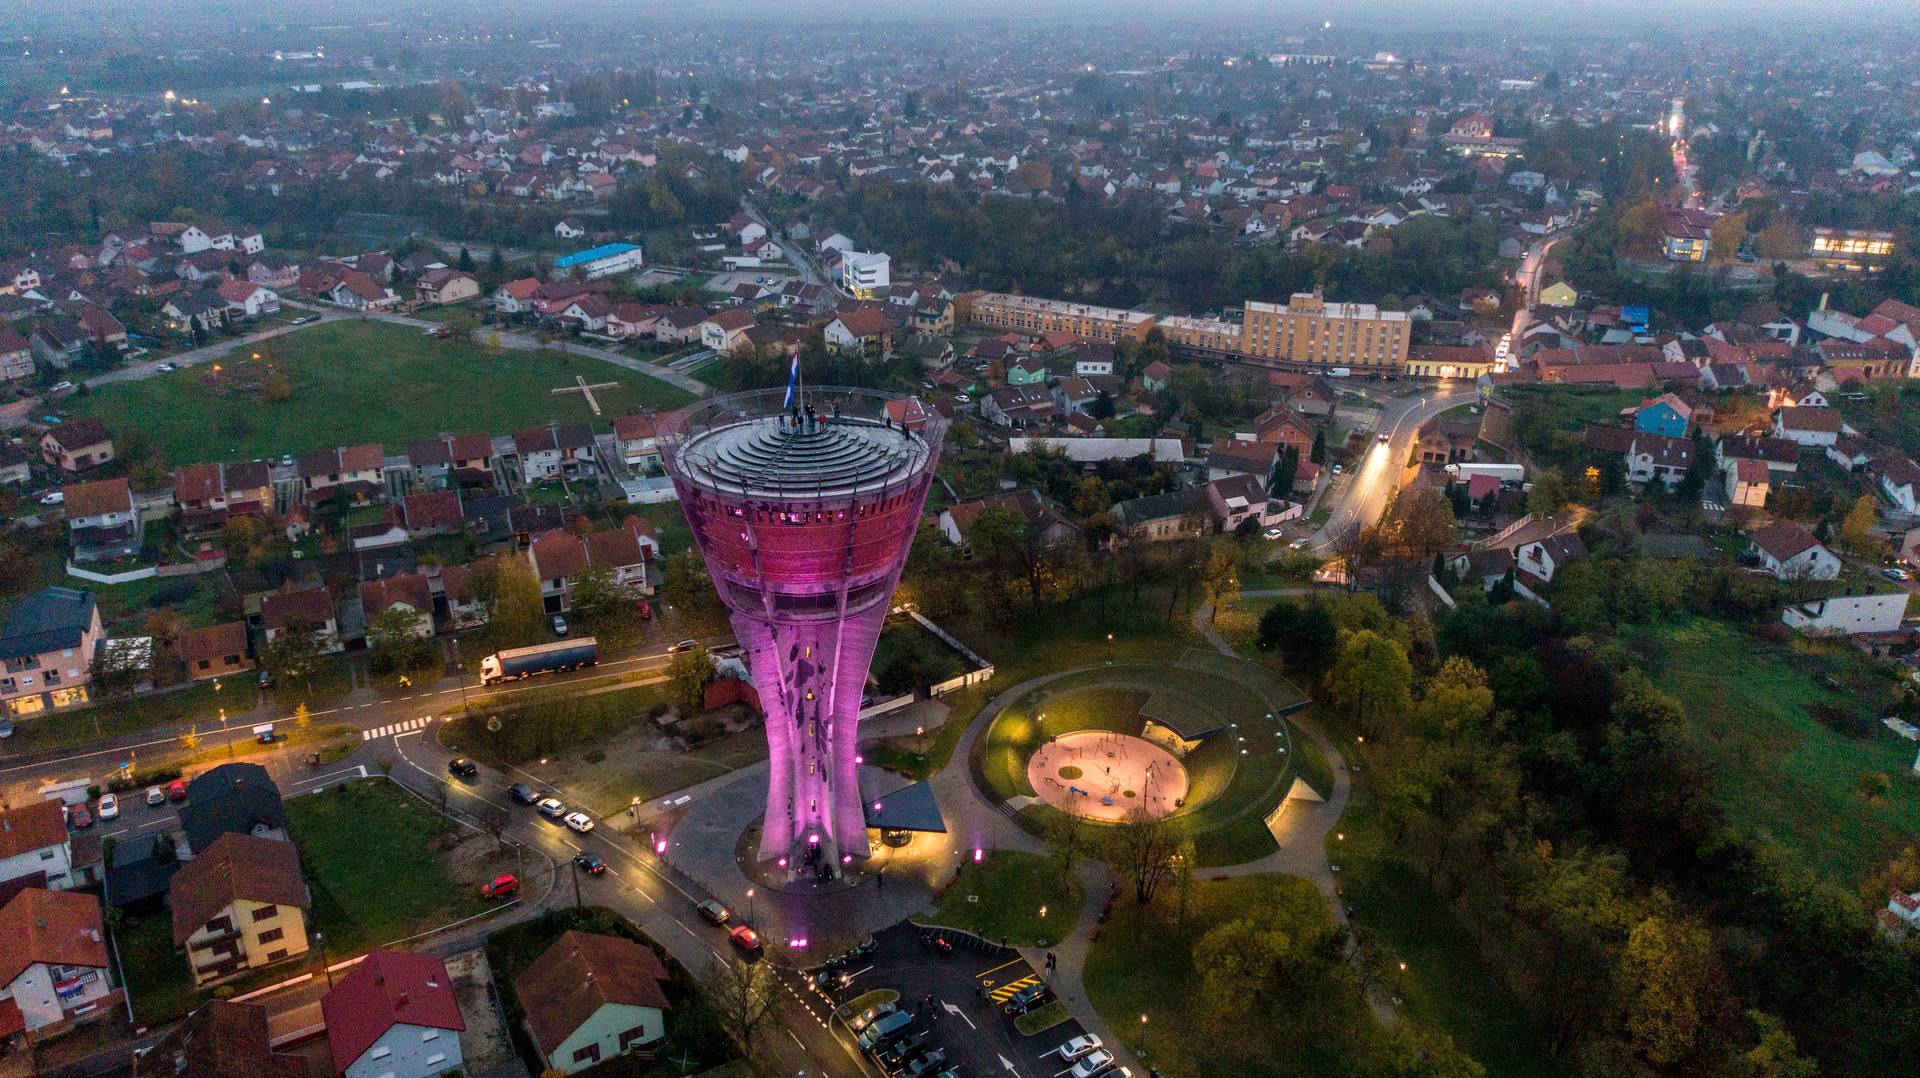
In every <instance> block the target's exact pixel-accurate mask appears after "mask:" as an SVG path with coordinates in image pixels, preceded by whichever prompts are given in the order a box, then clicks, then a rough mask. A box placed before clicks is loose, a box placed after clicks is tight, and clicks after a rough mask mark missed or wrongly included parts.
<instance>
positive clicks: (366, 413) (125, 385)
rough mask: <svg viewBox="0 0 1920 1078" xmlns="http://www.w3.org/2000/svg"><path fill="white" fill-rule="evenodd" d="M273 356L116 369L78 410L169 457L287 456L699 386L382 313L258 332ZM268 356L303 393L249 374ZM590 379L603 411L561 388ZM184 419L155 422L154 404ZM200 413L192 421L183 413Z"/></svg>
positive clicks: (671, 402)
mask: <svg viewBox="0 0 1920 1078" xmlns="http://www.w3.org/2000/svg"><path fill="white" fill-rule="evenodd" d="M262 350H263V352H262V354H263V357H264V358H263V360H262V362H260V363H255V362H252V361H250V360H247V359H235V360H233V361H230V362H227V363H224V364H222V366H223V367H224V369H223V370H222V371H221V372H220V373H219V374H218V375H215V374H213V373H212V370H211V367H206V366H202V367H194V368H189V369H187V370H183V371H176V372H174V373H172V374H165V375H161V376H159V377H157V378H149V379H145V380H142V381H136V382H115V383H112V384H109V385H106V386H102V387H100V388H99V389H96V390H95V391H94V392H92V393H91V394H89V395H87V396H86V397H83V398H75V399H74V401H73V405H74V407H75V409H76V411H79V412H81V413H83V414H86V415H92V416H96V417H98V418H99V419H100V420H101V421H103V422H105V423H106V425H107V427H108V429H110V430H126V429H130V428H133V427H139V428H141V429H143V430H145V431H147V432H148V433H149V434H150V435H151V436H152V438H153V441H154V443H155V445H156V448H157V449H158V450H159V451H160V453H161V455H162V456H163V457H164V458H165V459H166V461H167V462H168V463H169V464H188V463H192V462H195V461H205V460H241V459H249V458H254V457H278V456H280V455H281V454H284V453H295V454H297V453H301V452H305V451H308V450H313V449H324V448H328V447H331V446H337V445H350V444H353V443H356V442H381V443H383V444H384V445H385V446H386V447H387V448H388V449H389V450H391V451H398V450H400V449H403V448H405V447H406V445H407V444H408V443H409V442H412V441H415V440H418V439H420V438H426V437H431V436H432V435H434V434H437V433H439V432H441V431H485V432H488V433H493V434H507V433H511V432H512V431H514V430H516V429H518V428H522V427H529V426H535V425H538V424H543V423H546V422H547V421H549V420H556V421H559V422H563V423H571V422H588V421H591V422H593V423H594V426H595V427H596V429H600V430H605V429H607V427H608V426H609V425H610V423H611V421H612V418H613V417H614V416H618V415H623V414H625V413H627V412H631V411H634V410H636V409H639V408H641V407H657V408H667V407H677V406H678V405H680V404H682V403H685V402H686V401H687V400H688V399H689V398H688V397H687V394H686V393H685V392H683V391H681V390H679V389H677V388H675V387H673V386H669V385H667V384H665V383H663V382H660V381H657V380H655V379H652V378H648V377H645V376H643V375H639V374H635V373H633V372H631V371H626V370H622V369H620V368H618V367H613V366H610V365H608V364H605V363H602V362H600V361H599V360H595V359H585V358H581V357H577V356H569V355H566V354H564V353H559V352H553V353H537V352H514V351H507V352H503V353H502V354H501V355H498V356H490V355H488V354H487V352H486V349H485V348H484V347H483V346H482V345H479V344H476V343H472V342H468V341H436V340H432V339H429V338H428V337H426V336H424V335H423V334H422V333H421V332H420V331H419V330H417V329H412V328H409V327H406V326H397V325H391V324H388V323H384V322H373V321H367V322H361V321H349V320H342V321H337V322H329V323H326V324H324V325H318V326H314V327H311V328H307V329H303V330H300V331H299V332H296V333H290V334H287V335H286V336H284V337H280V338H276V339H275V340H273V341H271V342H267V343H266V344H263V345H262ZM266 362H272V363H273V364H274V365H275V367H276V369H277V370H279V371H280V372H282V373H284V374H286V375H287V377H288V378H289V379H290V380H291V382H292V386H293V395H292V396H291V397H289V398H288V399H286V400H284V401H280V402H277V403H273V402H266V401H262V400H260V399H258V394H257V392H256V391H253V390H251V389H249V388H247V387H248V386H250V385H255V384H258V383H260V382H262V381H263V379H264V378H265V377H266V371H265V369H264V365H265V363H266ZM576 376H584V377H586V378H587V380H588V381H589V382H596V383H597V382H616V383H618V385H617V386H615V387H612V388H606V389H596V390H595V391H594V395H595V397H596V398H598V400H599V401H600V407H601V409H602V411H603V412H604V414H603V415H602V416H601V417H599V418H598V419H596V418H595V417H594V416H593V415H592V414H591V412H590V410H589V409H588V407H587V404H586V401H585V400H584V399H583V398H582V396H581V394H579V393H558V394H556V393H553V392H551V391H552V390H553V389H556V388H561V387H566V386H572V385H574V384H575V377H576ZM164 416H173V417H180V418H181V419H182V420H183V421H181V422H156V418H157V417H164ZM187 417H191V421H186V419H187Z"/></svg>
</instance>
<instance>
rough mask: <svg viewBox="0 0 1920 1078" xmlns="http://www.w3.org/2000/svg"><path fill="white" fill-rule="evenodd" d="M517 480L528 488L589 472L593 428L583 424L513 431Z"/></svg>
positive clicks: (592, 456) (550, 424)
mask: <svg viewBox="0 0 1920 1078" xmlns="http://www.w3.org/2000/svg"><path fill="white" fill-rule="evenodd" d="M513 446H514V451H515V452H516V453H517V454H518V455H519V457H520V477H521V480H522V481H523V482H525V483H527V484H529V485H531V484H533V483H538V482H542V481H544V480H548V479H556V478H559V477H562V476H569V477H571V476H577V475H582V474H585V473H590V472H592V471H593V462H594V442H593V428H592V427H589V426H587V425H586V424H585V423H549V424H548V425H546V426H544V427H529V428H527V429H526V430H520V431H515V432H514V435H513Z"/></svg>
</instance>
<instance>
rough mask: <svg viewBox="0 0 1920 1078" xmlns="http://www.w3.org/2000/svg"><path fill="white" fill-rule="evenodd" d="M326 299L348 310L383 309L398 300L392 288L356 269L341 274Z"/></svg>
mask: <svg viewBox="0 0 1920 1078" xmlns="http://www.w3.org/2000/svg"><path fill="white" fill-rule="evenodd" d="M327 299H329V300H330V301H332V302H333V303H334V304H336V305H338V306H341V307H345V308H347V309H348V310H350V311H384V310H386V309H387V308H389V307H392V306H393V305H394V304H396V303H399V302H400V297H399V296H396V295H394V294H393V289H391V288H388V287H387V286H386V285H384V284H381V283H380V282H379V281H376V280H374V279H373V278H372V277H370V276H368V275H367V274H365V273H362V272H360V271H359V270H357V269H350V270H348V271H347V272H346V273H345V274H343V275H342V276H341V278H340V280H339V282H338V283H336V284H335V285H334V286H333V289H332V290H331V291H330V292H328V293H327Z"/></svg>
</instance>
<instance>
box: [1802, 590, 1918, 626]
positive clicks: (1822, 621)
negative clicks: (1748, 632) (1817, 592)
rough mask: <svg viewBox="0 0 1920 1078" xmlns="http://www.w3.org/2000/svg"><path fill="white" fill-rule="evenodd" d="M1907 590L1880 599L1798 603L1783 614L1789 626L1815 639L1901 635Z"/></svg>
mask: <svg viewBox="0 0 1920 1078" xmlns="http://www.w3.org/2000/svg"><path fill="white" fill-rule="evenodd" d="M1910 598H1912V593H1911V592H1909V591H1907V590H1906V589H1904V588H1901V589H1899V590H1897V591H1890V592H1884V593H1882V594H1879V595H1834V596H1830V597H1828V598H1825V599H1809V600H1807V601H1806V602H1804V603H1795V604H1794V605H1792V606H1789V607H1787V608H1786V609H1785V610H1782V611H1781V612H1780V620H1781V621H1783V622H1785V623H1786V624H1787V625H1788V626H1790V627H1792V628H1795V629H1798V630H1800V631H1801V632H1803V633H1807V634H1809V635H1812V636H1865V635H1869V634H1872V633H1891V632H1898V631H1899V629H1900V626H1901V623H1902V622H1904V621H1905V620H1906V616H1907V600H1908V599H1910Z"/></svg>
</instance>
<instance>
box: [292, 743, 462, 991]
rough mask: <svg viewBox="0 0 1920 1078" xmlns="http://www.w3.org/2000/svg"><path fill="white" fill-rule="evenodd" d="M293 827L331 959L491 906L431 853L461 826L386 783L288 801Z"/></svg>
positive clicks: (372, 782) (357, 785) (315, 915)
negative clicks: (438, 840)
mask: <svg viewBox="0 0 1920 1078" xmlns="http://www.w3.org/2000/svg"><path fill="white" fill-rule="evenodd" d="M287 820H288V823H289V824H290V825H291V829H292V831H293V837H294V840H295V841H296V842H298V843H299V845H300V853H301V860H302V862H303V863H304V864H305V866H306V870H307V876H308V877H309V879H310V880H311V883H312V891H313V909H312V911H311V915H310V916H311V921H312V923H313V924H314V925H315V926H316V927H318V928H320V929H322V930H323V931H325V932H326V934H327V949H328V950H329V951H332V952H334V953H337V954H352V953H355V952H357V951H359V950H363V949H365V948H367V947H370V946H373V945H376V944H386V943H391V942H393V941H396V940H399V939H402V938H404V937H407V936H411V935H413V934H414V933H416V932H421V931H424V930H426V929H429V928H434V927H437V926H439V925H443V924H446V923H448V922H450V921H455V920H458V919H460V918H462V917H466V916H469V915H471V914H475V913H478V912H480V911H481V910H484V909H486V908H487V907H488V905H489V904H490V903H488V902H487V901H486V900H484V899H482V898H481V897H480V896H479V894H478V893H477V892H474V891H471V890H468V889H465V888H462V887H460V886H458V885H457V884H455V883H454V881H453V880H452V878H450V877H449V876H448V875H447V873H446V872H445V871H444V870H443V869H442V868H441V866H440V863H439V861H438V860H437V859H436V858H435V856H434V853H433V850H432V849H431V848H430V844H431V843H432V842H433V841H434V840H435V839H436V838H438V837H439V836H440V835H443V834H445V833H447V832H448V831H450V830H452V829H453V828H454V827H455V826H457V825H456V824H454V823H453V822H452V821H451V820H448V819H447V818H446V817H444V816H441V815H439V814H437V813H435V812H434V811H433V810H432V809H430V808H428V807H427V806H425V805H423V804H421V803H420V802H419V801H416V800H415V799H414V798H413V797H412V796H411V795H410V794H408V793H406V792H405V791H403V790H401V789H400V788H399V787H398V786H396V785H394V784H392V783H390V782H388V781H386V780H385V779H374V780H369V781H366V782H357V783H352V784H349V785H345V786H337V787H334V788H333V789H330V790H328V791H326V792H325V793H319V794H312V795H310V796H307V797H293V798H288V799H287Z"/></svg>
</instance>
